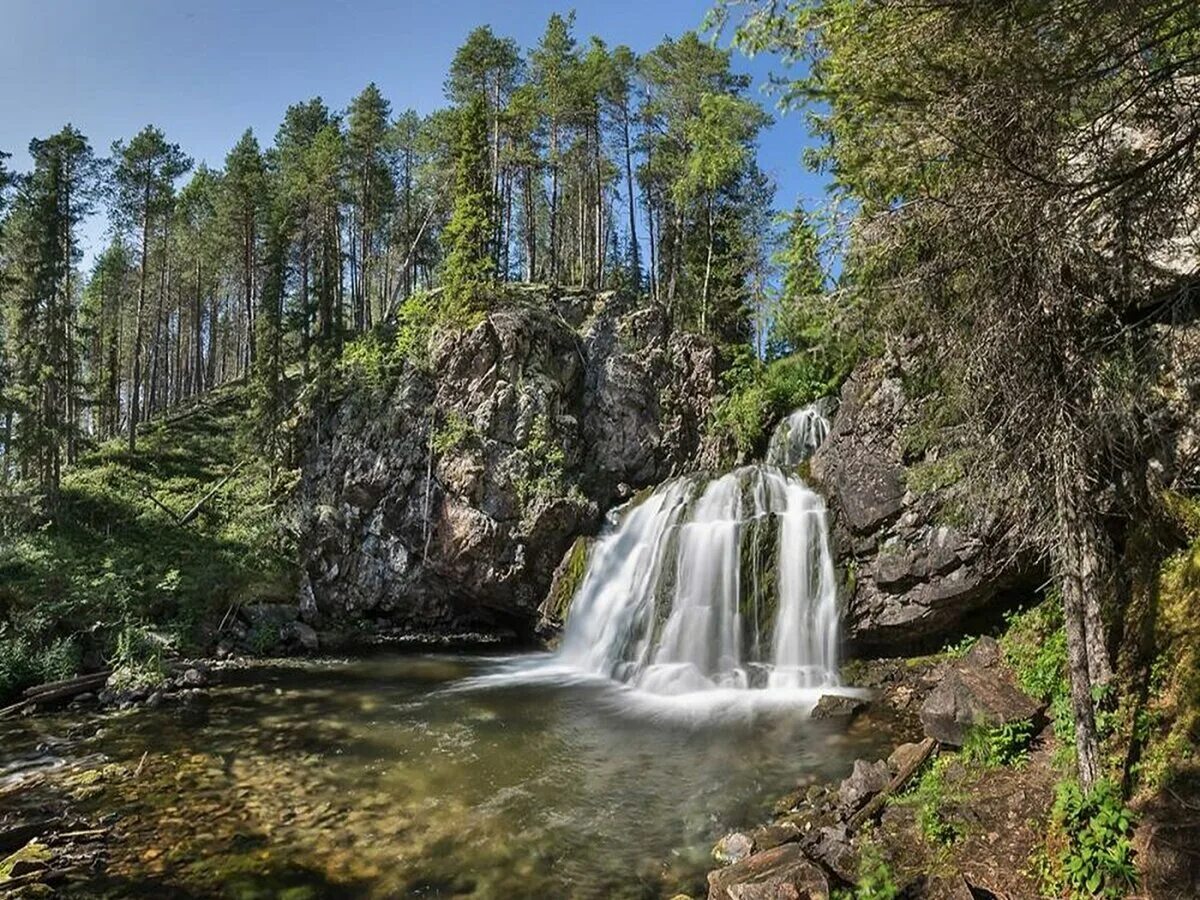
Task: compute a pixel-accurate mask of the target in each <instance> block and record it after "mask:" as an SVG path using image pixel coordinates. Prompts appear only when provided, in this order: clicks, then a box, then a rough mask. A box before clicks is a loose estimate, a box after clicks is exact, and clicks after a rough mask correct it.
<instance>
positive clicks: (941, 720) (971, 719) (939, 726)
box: [920, 637, 1042, 747]
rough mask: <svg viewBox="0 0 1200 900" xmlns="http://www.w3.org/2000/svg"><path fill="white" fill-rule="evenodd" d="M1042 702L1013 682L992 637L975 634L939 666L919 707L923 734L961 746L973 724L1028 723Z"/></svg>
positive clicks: (986, 725) (983, 725)
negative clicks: (957, 656)
mask: <svg viewBox="0 0 1200 900" xmlns="http://www.w3.org/2000/svg"><path fill="white" fill-rule="evenodd" d="M1041 713H1042V705H1041V704H1040V703H1038V702H1037V701H1035V700H1033V699H1032V698H1031V697H1029V695H1028V694H1026V693H1025V692H1024V691H1022V690H1021V689H1020V687H1018V686H1017V683H1016V679H1015V678H1013V674H1012V672H1011V671H1010V670H1009V668H1008V667H1007V666H1006V665H1005V664H1004V661H1003V659H1002V658H1001V653H1000V647H999V645H998V644H997V643H996V641H995V640H993V639H992V638H986V637H985V638H980V639H979V641H977V642H976V644H975V646H974V647H972V648H971V651H970V652H969V653H968V654H967V655H966V656H965V657H964V658H963V659H961V660H951V661H949V662H947V663H946V664H945V666H944V669H943V672H942V675H941V680H940V681H939V682H938V684H937V686H936V687H935V688H934V689H933V690H932V691H931V692H930V694H929V696H928V697H926V698H925V702H924V703H923V704H922V706H921V712H920V716H921V723H922V724H923V725H924V727H925V733H926V734H927V735H929V736H930V737H932V738H935V739H936V740H938V741H940V742H941V743H943V744H947V745H949V746H952V747H961V746H962V744H963V741H964V740H965V739H966V736H967V734H968V732H969V731H970V730H971V729H972V728H975V727H995V726H999V725H1014V724H1018V723H1021V722H1029V723H1031V724H1032V723H1033V722H1034V720H1036V719H1037V718H1038V717H1039V716H1040V715H1041Z"/></svg>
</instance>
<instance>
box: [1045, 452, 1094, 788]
mask: <svg viewBox="0 0 1200 900" xmlns="http://www.w3.org/2000/svg"><path fill="white" fill-rule="evenodd" d="M1079 440H1080V438H1079V436H1078V434H1076V433H1075V432H1074V431H1073V430H1067V429H1063V430H1062V435H1061V437H1060V438H1059V441H1058V444H1059V446H1058V447H1057V448H1056V454H1055V456H1056V464H1055V469H1056V471H1055V484H1054V488H1055V503H1056V506H1057V509H1056V519H1057V531H1058V534H1057V546H1058V554H1057V560H1056V561H1057V564H1058V570H1059V578H1060V582H1061V586H1062V603H1063V617H1064V620H1065V623H1066V632H1067V665H1068V669H1069V673H1070V680H1071V708H1072V711H1073V712H1074V715H1075V756H1076V763H1077V766H1078V770H1079V783H1080V786H1081V787H1083V789H1084V790H1090V789H1091V787H1092V786H1093V785H1094V784H1095V783H1096V781H1097V779H1098V778H1099V775H1100V741H1099V737H1098V735H1097V732H1096V712H1095V704H1094V701H1093V699H1092V676H1091V673H1092V670H1093V668H1094V664H1092V663H1089V659H1088V634H1087V632H1088V628H1087V619H1088V616H1089V613H1088V611H1087V606H1088V604H1089V603H1097V602H1098V599H1099V598H1098V597H1096V596H1095V595H1094V594H1093V595H1091V596H1089V594H1088V588H1089V579H1090V578H1091V577H1092V575H1094V573H1095V571H1096V569H1095V556H1094V547H1093V546H1092V545H1091V541H1090V539H1089V534H1090V533H1091V531H1090V529H1092V528H1094V527H1095V526H1094V523H1092V522H1090V521H1089V518H1090V516H1089V514H1088V511H1089V507H1090V505H1089V504H1088V502H1087V479H1086V476H1085V472H1084V464H1083V460H1082V453H1081V451H1080V449H1079Z"/></svg>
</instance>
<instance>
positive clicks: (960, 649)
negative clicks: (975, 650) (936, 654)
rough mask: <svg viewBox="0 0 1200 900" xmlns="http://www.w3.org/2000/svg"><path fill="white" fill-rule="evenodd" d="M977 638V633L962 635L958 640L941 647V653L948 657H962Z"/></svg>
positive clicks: (969, 650)
mask: <svg viewBox="0 0 1200 900" xmlns="http://www.w3.org/2000/svg"><path fill="white" fill-rule="evenodd" d="M978 640H979V637H978V635H973V634H968V635H964V636H963V637H962V638H960V639H959V640H958V641H956V642H954V643H951V644H946V646H945V647H943V648H942V654H943V655H944V656H946V657H947V658H948V659H962V658H963V657H964V656H966V655H967V654H968V653H969V652H971V648H972V647H974V646H975V644H976V642H978Z"/></svg>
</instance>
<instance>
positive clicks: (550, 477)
mask: <svg viewBox="0 0 1200 900" xmlns="http://www.w3.org/2000/svg"><path fill="white" fill-rule="evenodd" d="M517 457H518V465H519V466H520V468H521V472H520V474H519V475H518V476H517V478H516V479H515V481H514V486H515V487H516V490H517V499H518V500H519V501H520V503H521V506H522V508H523V509H528V508H529V507H530V505H531V504H532V503H533V502H534V501H535V500H539V499H541V500H544V499H549V498H551V497H557V496H561V495H562V493H563V466H564V463H565V462H566V454H565V453H564V451H563V448H562V445H561V444H559V443H558V442H557V441H555V440H554V439H553V436H552V435H551V431H550V421H549V418H548V417H547V416H545V415H540V416H537V417H536V418H535V419H534V420H533V424H532V425H531V426H530V429H529V438H528V440H527V441H526V442H525V446H524V447H522V448H521V449H520V451H519V453H518V454H517Z"/></svg>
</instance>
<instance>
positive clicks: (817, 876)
mask: <svg viewBox="0 0 1200 900" xmlns="http://www.w3.org/2000/svg"><path fill="white" fill-rule="evenodd" d="M829 894H830V891H829V882H828V881H827V880H826V878H825V876H824V875H823V874H822V872H821V870H820V869H819V868H818V867H817V866H816V865H815V864H814V863H812V862H811V861H810V860H809V859H808V858H807V857H806V856H805V855H804V851H802V850H801V849H800V847H799V846H797V845H796V844H783V845H782V846H779V847H775V848H774V849H771V850H766V851H763V852H762V853H755V854H753V855H752V856H748V857H746V858H745V859H743V860H742V861H741V862H738V863H735V864H734V865H732V866H726V867H725V868H723V869H717V870H716V871H714V872H710V873H709V874H708V900H829Z"/></svg>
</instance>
